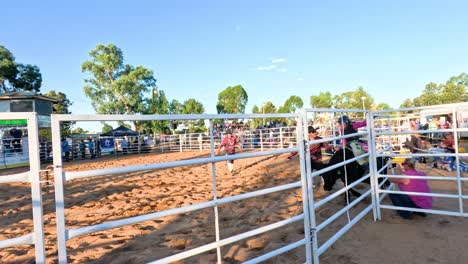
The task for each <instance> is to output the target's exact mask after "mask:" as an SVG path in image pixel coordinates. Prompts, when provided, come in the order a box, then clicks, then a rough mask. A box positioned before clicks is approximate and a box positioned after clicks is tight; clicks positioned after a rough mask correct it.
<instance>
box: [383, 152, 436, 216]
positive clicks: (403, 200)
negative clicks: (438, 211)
mask: <svg viewBox="0 0 468 264" xmlns="http://www.w3.org/2000/svg"><path fill="white" fill-rule="evenodd" d="M402 170H403V171H402ZM395 172H396V174H397V175H401V174H404V175H408V176H425V174H424V172H421V171H417V170H416V160H415V159H412V158H407V159H405V161H403V163H402V164H401V165H398V166H397V167H396V170H395ZM390 182H392V183H397V184H398V188H399V189H400V191H403V192H421V193H430V192H431V189H430V187H429V185H428V184H427V180H426V179H400V178H390ZM389 197H390V199H391V200H392V203H393V205H395V206H399V207H409V208H419V209H431V208H432V197H431V196H424V195H407V194H395V193H390V194H389ZM397 213H398V214H399V215H400V217H401V218H404V219H412V218H413V214H417V215H421V216H426V214H425V213H421V212H411V211H405V210H397Z"/></svg>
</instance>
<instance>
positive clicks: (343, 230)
mask: <svg viewBox="0 0 468 264" xmlns="http://www.w3.org/2000/svg"><path fill="white" fill-rule="evenodd" d="M371 210H372V205H369V206H368V207H367V208H366V209H364V210H363V211H362V212H360V213H359V214H358V215H357V216H356V217H354V218H353V220H351V222H349V223H348V224H346V225H345V226H344V227H343V228H341V229H340V231H338V232H337V233H336V234H335V235H334V236H332V237H331V238H330V239H329V240H327V242H325V243H324V244H323V245H322V246H321V247H320V248H319V250H318V254H319V256H320V255H322V254H323V252H325V250H327V249H328V248H329V247H330V246H331V245H333V243H335V242H336V241H337V240H338V239H339V238H340V237H341V236H342V235H344V233H346V232H347V231H348V230H349V229H351V227H353V226H354V225H355V224H356V223H357V222H358V221H359V220H361V219H362V218H363V217H364V216H365V215H366V214H367V213H369V212H370V211H371Z"/></svg>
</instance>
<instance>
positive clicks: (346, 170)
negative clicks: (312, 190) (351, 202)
mask: <svg viewBox="0 0 468 264" xmlns="http://www.w3.org/2000/svg"><path fill="white" fill-rule="evenodd" d="M352 158H354V154H353V152H352V151H351V150H350V149H348V148H343V149H340V150H338V151H336V152H335V153H334V154H333V156H332V157H331V158H330V160H329V162H328V164H324V168H327V167H330V166H333V165H335V164H338V163H340V162H343V161H345V160H350V159H352ZM384 162H385V161H384V159H382V158H381V157H379V158H377V168H378V170H380V169H381V168H382V167H383V165H384V164H385V163H384ZM365 173H366V171H365V169H364V168H363V167H362V166H361V165H359V163H358V162H357V161H353V162H350V163H348V164H346V165H343V166H340V167H338V168H335V169H333V170H330V171H327V172H324V173H323V174H322V178H323V181H324V185H323V189H324V190H325V191H331V190H332V188H333V185H335V183H336V181H337V180H338V179H341V181H342V182H343V183H346V180H347V183H348V185H349V184H351V183H353V182H355V181H357V180H359V179H361V178H362V177H363V176H364V174H365ZM383 173H384V174H386V171H384V172H383ZM346 176H347V177H346ZM345 177H346V178H345ZM382 181H383V179H379V183H380V182H382ZM363 182H364V183H367V184H370V178H367V179H366V180H364V181H363ZM386 184H387V185H388V184H389V183H388V181H387V182H386ZM348 192H349V193H351V194H353V195H354V196H356V197H359V196H361V193H360V192H358V191H356V190H354V189H353V188H351V189H349V190H348ZM345 203H346V195H345Z"/></svg>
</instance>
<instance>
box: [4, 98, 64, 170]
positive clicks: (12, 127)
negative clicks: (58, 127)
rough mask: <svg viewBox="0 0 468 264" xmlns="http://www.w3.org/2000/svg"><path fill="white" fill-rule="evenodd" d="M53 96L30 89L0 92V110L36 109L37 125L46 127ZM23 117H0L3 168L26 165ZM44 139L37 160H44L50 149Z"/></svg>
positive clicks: (27, 155)
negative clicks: (9, 118)
mask: <svg viewBox="0 0 468 264" xmlns="http://www.w3.org/2000/svg"><path fill="white" fill-rule="evenodd" d="M56 103H58V100H56V99H55V98H51V97H47V96H43V95H40V94H36V93H34V92H30V91H22V92H12V93H3V94H0V112H3V113H15V112H37V118H38V123H39V128H42V129H48V128H50V115H51V114H52V110H53V104H56ZM27 133H28V131H27V121H26V119H17V120H0V159H1V162H2V163H3V164H4V166H5V167H7V166H8V165H15V164H27V162H28V161H29V148H28V137H27ZM47 150H48V147H47V144H46V142H44V144H41V148H40V155H41V160H47V159H48V158H49V156H50V151H47Z"/></svg>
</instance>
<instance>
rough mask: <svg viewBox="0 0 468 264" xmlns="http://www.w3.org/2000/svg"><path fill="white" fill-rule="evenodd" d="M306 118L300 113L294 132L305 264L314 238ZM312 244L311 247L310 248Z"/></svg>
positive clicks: (312, 199) (310, 257) (304, 113)
mask: <svg viewBox="0 0 468 264" xmlns="http://www.w3.org/2000/svg"><path fill="white" fill-rule="evenodd" d="M306 118H307V113H306V112H304V111H303V112H302V118H301V119H298V120H297V125H298V128H297V130H296V138H297V143H298V145H299V166H300V167H299V169H300V172H301V183H302V203H303V211H304V214H305V217H304V235H305V240H306V245H305V246H306V248H305V249H306V263H308V264H310V263H312V257H313V250H314V249H313V247H314V244H316V243H315V242H314V240H313V239H314V238H313V237H311V234H310V233H311V230H313V229H314V228H315V214H314V210H313V207H312V206H311V205H312V204H313V203H314V193H313V190H312V178H311V177H310V149H309V147H308V146H307V149H306V146H305V145H304V136H305V135H308V133H306V130H307V128H306V127H305V124H306V123H304V120H306ZM311 243H312V247H311Z"/></svg>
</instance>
